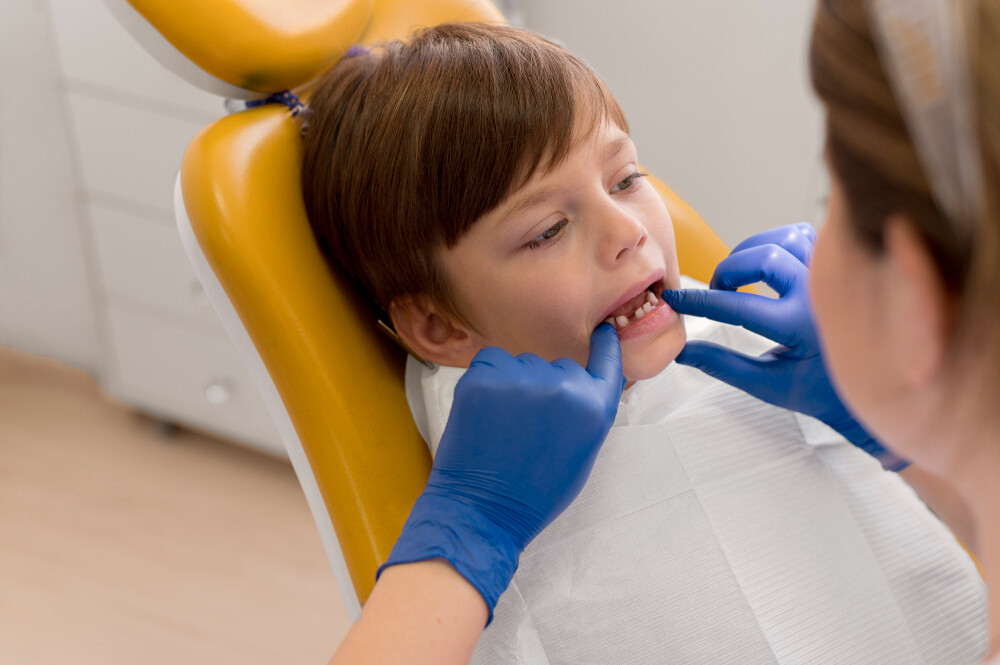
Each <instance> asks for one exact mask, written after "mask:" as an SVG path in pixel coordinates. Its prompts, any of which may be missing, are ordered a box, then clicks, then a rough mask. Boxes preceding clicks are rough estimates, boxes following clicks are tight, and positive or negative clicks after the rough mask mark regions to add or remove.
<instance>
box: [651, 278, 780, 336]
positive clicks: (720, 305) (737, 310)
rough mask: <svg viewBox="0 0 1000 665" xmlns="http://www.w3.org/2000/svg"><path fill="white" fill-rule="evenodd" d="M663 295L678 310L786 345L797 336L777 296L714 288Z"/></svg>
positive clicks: (679, 290)
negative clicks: (740, 328)
mask: <svg viewBox="0 0 1000 665" xmlns="http://www.w3.org/2000/svg"><path fill="white" fill-rule="evenodd" d="M662 297H663V300H664V302H666V303H667V304H668V305H670V307H672V308H673V310H674V311H675V312H677V313H678V314H691V315H692V316H702V317H705V318H706V319H712V320H713V321H718V322H720V323H728V324H729V325H733V326H742V327H744V328H746V329H747V330H749V331H750V332H754V333H757V334H758V335H763V336H764V337H767V338H768V339H770V340H774V341H775V342H777V343H778V344H784V345H786V346H788V345H790V344H791V343H792V342H793V341H794V338H795V331H794V330H789V329H788V324H787V321H786V317H784V316H783V315H782V314H781V312H780V311H778V301H777V300H774V299H773V298H767V297H765V296H759V295H757V294H755V293H739V292H736V291H717V290H714V289H677V290H667V291H664V292H663V294H662Z"/></svg>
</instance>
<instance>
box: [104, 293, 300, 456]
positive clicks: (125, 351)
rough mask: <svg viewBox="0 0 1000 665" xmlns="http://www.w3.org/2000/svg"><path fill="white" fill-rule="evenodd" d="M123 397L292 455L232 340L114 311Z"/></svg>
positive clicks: (112, 382) (116, 390)
mask: <svg viewBox="0 0 1000 665" xmlns="http://www.w3.org/2000/svg"><path fill="white" fill-rule="evenodd" d="M108 319H109V323H110V325H109V329H110V330H109V332H110V336H111V342H112V347H113V348H112V357H113V363H112V367H111V372H110V375H109V377H108V379H109V380H108V382H107V386H106V388H107V389H108V392H109V393H111V394H112V395H114V396H115V397H116V398H118V399H119V400H121V401H123V402H126V403H129V404H134V405H136V406H139V407H141V408H143V409H145V410H147V411H150V412H152V413H155V414H158V415H162V416H165V417H168V418H171V419H175V420H177V421H179V422H184V423H190V424H192V425H196V426H198V427H202V428H205V429H208V430H212V431H214V432H217V433H219V434H222V435H224V436H227V437H232V438H235V439H238V440H241V441H244V442H246V443H248V444H251V445H253V446H256V447H259V448H264V449H266V450H269V451H272V452H278V453H281V454H284V447H283V446H282V444H281V439H280V438H279V436H278V432H277V430H276V429H275V427H274V424H273V423H272V422H271V418H270V415H269V413H268V411H267V408H266V406H265V405H264V400H263V398H262V397H261V396H260V393H259V392H258V391H257V387H256V385H254V383H253V380H252V379H251V378H250V374H249V372H248V371H247V370H246V368H245V367H244V366H243V362H242V361H241V360H240V357H239V354H237V352H236V349H235V348H233V346H232V344H231V343H230V342H229V339H228V338H226V337H224V336H215V335H212V334H208V333H205V332H201V331H199V330H196V329H194V328H191V329H189V328H187V327H185V326H183V325H179V324H177V323H174V322H171V321H170V320H169V319H159V318H157V317H153V316H148V315H146V314H142V313H136V312H131V311H128V310H126V309H122V308H120V307H110V308H109V309H108Z"/></svg>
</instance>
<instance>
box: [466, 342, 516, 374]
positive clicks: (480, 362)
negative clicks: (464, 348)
mask: <svg viewBox="0 0 1000 665" xmlns="http://www.w3.org/2000/svg"><path fill="white" fill-rule="evenodd" d="M512 360H513V356H511V355H510V354H509V353H507V352H506V351H504V350H503V349H501V348H500V347H499V346H487V347H485V348H482V349H480V350H479V353H477V354H476V355H475V356H474V357H473V358H472V362H471V363H469V369H472V368H473V367H496V368H502V367H505V366H507V365H509V364H510V363H511V361H512Z"/></svg>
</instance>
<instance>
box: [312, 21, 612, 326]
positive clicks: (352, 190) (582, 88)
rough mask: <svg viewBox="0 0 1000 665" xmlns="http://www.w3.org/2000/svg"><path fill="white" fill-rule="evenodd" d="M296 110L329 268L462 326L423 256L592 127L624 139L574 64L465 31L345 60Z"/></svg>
mask: <svg viewBox="0 0 1000 665" xmlns="http://www.w3.org/2000/svg"><path fill="white" fill-rule="evenodd" d="M308 105H309V109H310V111H309V115H308V125H307V129H306V133H305V156H304V160H303V174H302V192H303V196H304V199H305V204H306V211H307V213H308V216H309V220H310V223H311V225H312V228H313V231H314V233H315V236H316V238H317V240H318V242H319V244H320V247H321V248H322V250H323V251H324V253H325V254H326V256H327V257H328V259H329V260H330V261H331V262H332V263H333V264H334V265H335V266H337V267H338V268H339V269H341V270H343V271H344V272H345V273H346V274H347V275H348V276H349V277H350V278H352V279H353V280H354V281H355V282H356V283H357V285H358V286H359V287H360V289H361V290H362V291H363V292H364V293H365V294H366V295H367V296H368V297H369V298H370V299H371V300H372V301H373V302H374V303H375V304H377V305H380V306H381V307H383V308H386V309H387V308H388V306H389V303H390V302H391V301H392V300H393V299H394V298H397V297H399V296H402V295H406V294H417V293H423V294H426V295H427V296H429V297H430V298H431V299H433V301H434V302H435V303H437V304H438V305H439V306H441V307H442V308H443V309H444V310H445V311H448V312H449V313H451V314H452V315H454V316H456V317H457V318H458V319H460V320H461V319H462V316H461V313H460V312H458V311H457V310H456V308H455V305H454V299H453V297H452V295H451V291H450V289H449V285H448V284H447V281H446V279H445V278H444V276H443V274H442V272H441V271H440V270H439V269H438V267H437V266H436V263H435V253H436V252H438V251H440V250H441V249H443V248H451V247H454V246H455V244H456V243H457V242H458V241H459V240H460V238H461V237H462V235H463V234H464V233H465V232H466V231H467V230H468V229H469V228H470V227H471V226H472V225H473V224H474V223H475V222H476V220H478V219H480V218H481V217H482V216H483V215H485V214H486V213H488V212H489V211H490V210H492V209H494V208H495V207H496V206H497V205H499V204H500V203H501V202H502V201H503V200H504V199H505V198H506V197H508V196H509V195H510V194H511V193H513V192H514V191H516V190H517V189H518V188H520V187H521V186H523V185H524V184H525V183H526V182H527V181H528V179H529V178H531V176H532V175H533V174H534V173H536V172H542V173H545V172H547V171H548V170H550V169H552V168H554V167H555V166H558V164H559V163H560V161H561V160H563V159H564V158H565V157H566V155H567V154H568V153H569V152H570V151H571V149H572V148H573V147H574V145H575V142H576V141H579V140H582V139H584V138H586V136H587V135H589V134H590V133H591V130H595V129H597V128H598V127H600V126H601V125H602V124H603V123H613V124H614V125H616V126H618V127H620V128H621V129H623V130H624V131H626V132H627V131H628V125H627V123H626V121H625V116H624V114H623V113H622V110H621V108H620V107H619V106H618V103H617V102H616V101H615V99H614V98H613V97H612V96H611V93H610V92H609V91H608V89H607V87H606V86H605V85H604V83H603V82H602V81H601V80H600V79H599V78H598V77H597V75H596V74H595V73H594V72H593V71H592V70H591V69H590V68H589V67H588V66H587V65H586V64H584V63H583V62H582V61H580V60H579V59H577V58H576V57H574V56H573V55H571V54H570V53H569V52H567V51H566V50H565V49H563V48H562V47H560V46H557V45H556V44H553V43H552V42H549V41H547V40H545V39H543V38H542V37H539V36H538V35H535V34H533V33H530V32H527V31H524V30H518V29H515V28H509V27H505V26H499V25H489V24H477V23H453V24H447V25H441V26H437V27H433V28H429V29H424V30H421V31H419V32H417V33H416V34H415V35H414V36H412V37H411V38H410V39H409V40H408V41H406V42H403V41H392V42H388V43H385V44H382V45H380V46H378V47H375V48H373V49H372V50H371V51H361V52H360V53H358V54H357V55H348V56H347V57H345V58H343V59H342V60H341V61H340V62H338V63H337V64H336V65H335V66H334V67H333V68H332V69H330V71H328V72H327V73H326V74H325V76H324V78H323V80H322V81H321V83H320V84H319V86H318V87H317V88H316V90H315V92H314V93H313V94H312V97H311V98H310V99H309V102H308ZM581 134H582V135H581Z"/></svg>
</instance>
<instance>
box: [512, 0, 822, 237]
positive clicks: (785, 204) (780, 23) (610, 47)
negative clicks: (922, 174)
mask: <svg viewBox="0 0 1000 665" xmlns="http://www.w3.org/2000/svg"><path fill="white" fill-rule="evenodd" d="M812 7H813V3H812V2H806V1H803V0H630V1H629V2H611V1H610V0H521V2H520V9H521V14H522V16H523V20H524V24H525V26H526V27H528V28H530V29H533V30H535V31H537V32H540V33H542V34H544V35H546V36H548V37H550V38H554V39H557V40H558V41H560V42H562V43H563V44H564V45H565V46H566V47H567V48H569V50H571V51H572V52H574V53H576V54H577V55H579V56H581V57H582V58H583V59H585V60H586V61H587V62H588V63H589V64H590V65H591V66H592V67H594V69H595V70H597V72H598V74H600V75H601V77H602V78H603V79H604V80H605V81H606V82H607V83H608V85H609V87H610V88H611V90H612V92H613V93H614V94H615V96H616V97H617V98H618V101H619V102H620V103H621V104H622V106H623V108H624V109H625V112H626V114H627V116H628V119H629V122H630V124H631V126H632V135H633V137H634V139H635V142H636V146H637V147H638V149H639V158H640V160H642V162H643V164H644V165H645V166H646V168H647V169H649V170H650V171H652V172H653V173H655V174H656V175H657V176H658V177H659V178H661V179H662V180H663V181H664V182H666V183H667V184H668V185H669V186H671V187H672V188H673V189H674V190H675V191H676V192H677V193H678V194H680V195H681V196H682V197H683V198H684V199H685V200H686V201H687V202H688V203H689V204H691V205H692V206H693V207H694V208H695V210H697V211H698V212H699V213H701V215H702V217H704V218H705V220H706V221H707V222H708V223H709V224H710V225H712V226H713V228H715V229H716V230H717V231H718V233H719V235H721V236H722V238H723V240H725V241H726V242H727V243H729V244H730V245H733V244H736V243H737V242H739V241H740V240H742V239H743V238H745V237H746V236H748V235H750V234H752V233H755V232H757V231H760V230H763V229H766V228H770V227H772V226H778V225H781V224H788V223H792V222H799V221H810V222H813V223H814V224H817V223H819V222H820V221H821V220H822V209H823V204H822V200H823V199H824V198H825V195H826V187H827V185H826V181H825V174H824V172H823V169H822V163H821V160H820V155H821V148H822V120H821V116H820V110H819V106H818V104H817V103H816V102H815V101H814V100H813V98H812V93H811V91H810V88H809V79H808V70H807V62H806V56H807V53H806V49H807V45H808V38H809V29H810V26H811V21H812V11H813V10H812Z"/></svg>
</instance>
